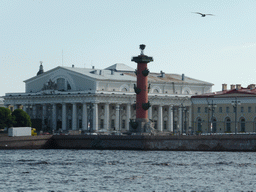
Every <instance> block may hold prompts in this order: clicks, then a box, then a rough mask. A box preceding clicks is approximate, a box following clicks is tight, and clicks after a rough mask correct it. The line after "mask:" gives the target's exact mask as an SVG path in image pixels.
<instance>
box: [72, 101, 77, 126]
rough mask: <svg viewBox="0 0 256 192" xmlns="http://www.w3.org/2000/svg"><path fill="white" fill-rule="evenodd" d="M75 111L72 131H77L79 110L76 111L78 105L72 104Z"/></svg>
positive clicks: (73, 111) (73, 112)
mask: <svg viewBox="0 0 256 192" xmlns="http://www.w3.org/2000/svg"><path fill="white" fill-rule="evenodd" d="M72 106H73V110H72V130H77V109H76V103H73V104H72Z"/></svg>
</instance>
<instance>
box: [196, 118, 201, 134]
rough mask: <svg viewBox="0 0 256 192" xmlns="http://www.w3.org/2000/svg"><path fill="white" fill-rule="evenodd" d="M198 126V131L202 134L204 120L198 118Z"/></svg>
mask: <svg viewBox="0 0 256 192" xmlns="http://www.w3.org/2000/svg"><path fill="white" fill-rule="evenodd" d="M196 124H197V130H198V131H201V132H202V119H201V118H198V119H197V121H196Z"/></svg>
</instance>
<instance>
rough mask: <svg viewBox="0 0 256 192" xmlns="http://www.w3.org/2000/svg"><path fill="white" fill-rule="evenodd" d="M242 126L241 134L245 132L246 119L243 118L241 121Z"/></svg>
mask: <svg viewBox="0 0 256 192" xmlns="http://www.w3.org/2000/svg"><path fill="white" fill-rule="evenodd" d="M240 125H241V132H245V119H244V118H242V119H241V120H240Z"/></svg>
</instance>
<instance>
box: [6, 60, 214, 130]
mask: <svg viewBox="0 0 256 192" xmlns="http://www.w3.org/2000/svg"><path fill="white" fill-rule="evenodd" d="M134 71H135V69H132V68H130V67H129V66H127V65H124V64H114V65H112V66H110V67H108V68H105V69H95V68H94V67H92V68H76V67H74V66H72V67H60V66H59V67H56V68H54V69H51V70H49V71H46V72H43V66H42V64H41V66H40V70H39V72H40V73H39V72H38V74H37V75H36V76H34V77H32V78H30V79H28V80H25V81H24V82H25V84H26V91H25V93H6V95H5V96H4V105H5V106H6V107H9V108H11V109H12V110H14V109H16V108H23V110H24V111H26V112H27V113H28V114H29V115H30V117H31V119H32V123H33V126H34V127H36V128H37V129H39V130H40V129H43V130H47V129H49V130H59V129H62V130H85V131H86V130H87V131H95V132H97V131H100V130H105V131H114V130H115V131H128V130H129V121H130V119H135V118H136V109H135V108H134V104H135V100H136V95H135V93H134V84H136V75H135V73H134ZM148 81H149V84H150V90H149V101H150V103H151V105H152V107H150V108H149V111H148V114H149V119H151V120H152V121H154V122H155V128H156V129H157V130H158V131H160V132H173V131H174V132H178V131H181V130H182V129H183V130H184V131H186V130H188V127H191V126H192V124H191V123H192V120H191V114H192V111H191V101H190V97H191V96H192V95H194V94H204V93H207V92H211V88H212V85H213V84H211V83H208V82H204V81H200V80H196V79H192V78H189V77H186V76H184V75H178V74H166V73H164V72H162V71H161V72H160V73H154V72H151V73H150V74H149V76H148ZM182 122H183V123H182Z"/></svg>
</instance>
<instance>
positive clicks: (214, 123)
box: [212, 118, 217, 133]
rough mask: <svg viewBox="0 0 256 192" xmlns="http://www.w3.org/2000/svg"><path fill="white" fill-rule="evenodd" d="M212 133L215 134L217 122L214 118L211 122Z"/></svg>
mask: <svg viewBox="0 0 256 192" xmlns="http://www.w3.org/2000/svg"><path fill="white" fill-rule="evenodd" d="M212 132H213V133H216V132H217V120H216V119H215V118H214V119H213V121H212Z"/></svg>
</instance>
